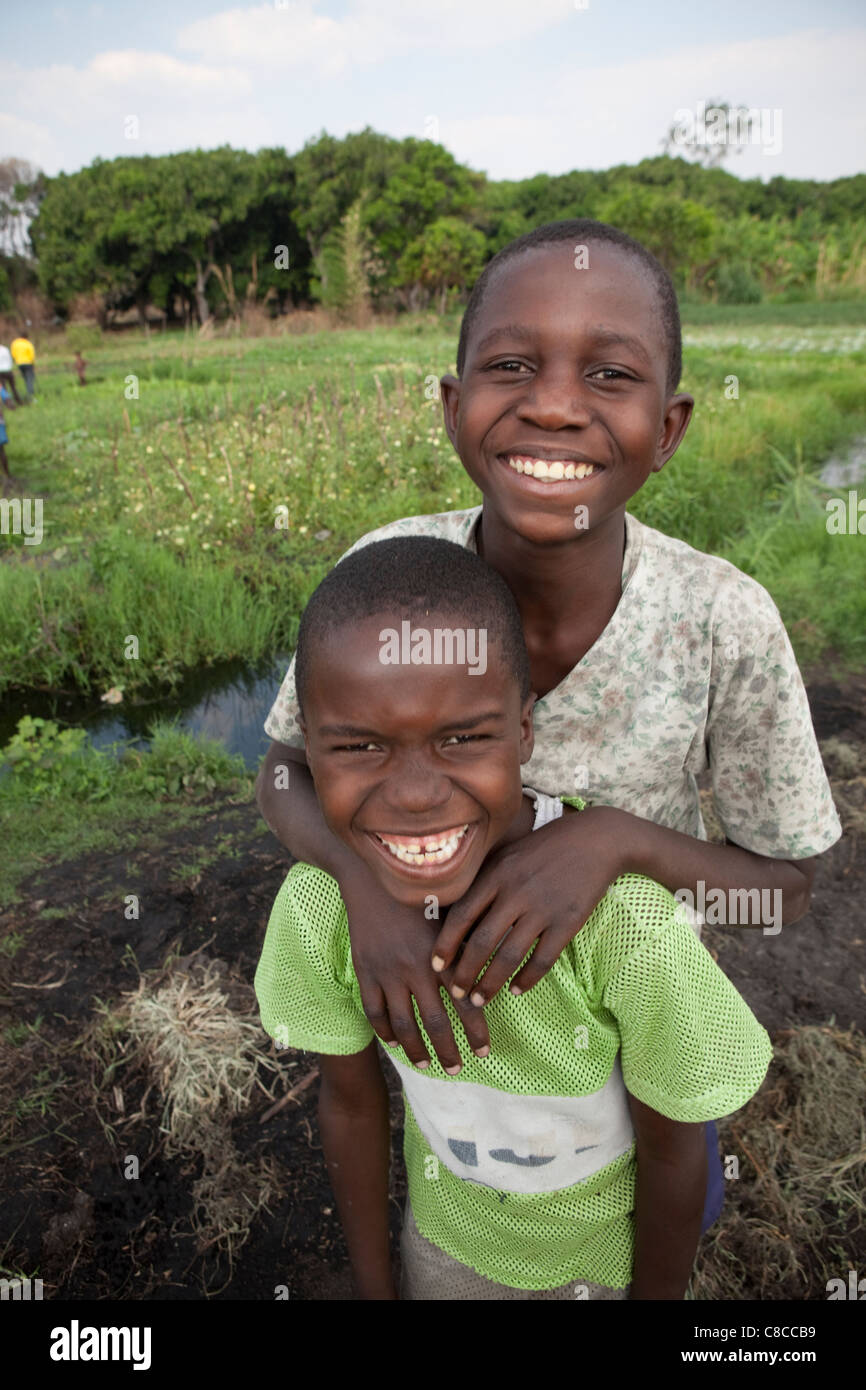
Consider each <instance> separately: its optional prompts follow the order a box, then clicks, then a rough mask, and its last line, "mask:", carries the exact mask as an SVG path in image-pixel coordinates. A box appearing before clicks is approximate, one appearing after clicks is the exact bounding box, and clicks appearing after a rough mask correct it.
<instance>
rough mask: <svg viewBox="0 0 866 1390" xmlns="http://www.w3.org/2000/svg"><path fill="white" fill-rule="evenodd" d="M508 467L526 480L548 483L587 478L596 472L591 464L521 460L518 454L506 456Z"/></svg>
mask: <svg viewBox="0 0 866 1390" xmlns="http://www.w3.org/2000/svg"><path fill="white" fill-rule="evenodd" d="M508 466H509V468H512V469H513V470H514V472H515V473H523V474H525V475H526V477H528V478H543V479H545V481H548V482H555V483H558V482H561V481H562V479H563V478H567V479H571V478H589V477H591V476H592V474H593V473H595V472H596V469H595V466H594V465H593V464H591V463H566V462H565V461H564V460H563V459H554V460H553V462H552V463H548V461H547V460H546V459H532V458H523V457H522V456H520V455H518V454H510V455H509V456H508Z"/></svg>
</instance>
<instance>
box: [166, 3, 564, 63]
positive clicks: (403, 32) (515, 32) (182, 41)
mask: <svg viewBox="0 0 866 1390" xmlns="http://www.w3.org/2000/svg"><path fill="white" fill-rule="evenodd" d="M571 18H572V12H571V11H570V9H569V6H568V3H567V0H532V3H527V2H526V0H468V3H467V0H436V3H435V4H430V3H426V2H425V0H421V3H417V0H416V3H412V0H409V3H408V4H407V3H406V0H350V4H349V8H348V10H347V13H346V14H345V16H344V17H342V18H340V19H334V18H331V17H330V16H327V15H322V14H318V13H317V12H316V0H287V3H285V4H273V3H271V4H262V5H257V6H254V7H252V8H249V9H230V10H223V11H221V12H220V13H219V14H215V15H210V16H209V17H208V18H207V19H199V20H195V21H194V22H193V23H192V24H188V25H186V26H185V27H184V28H183V29H182V30H181V31H180V33H179V35H178V45H179V47H180V48H182V49H186V50H188V51H191V52H194V53H198V54H200V55H201V56H202V57H204V58H207V59H210V60H211V61H216V62H228V61H233V60H240V61H243V62H251V63H256V64H258V65H259V66H261V67H265V68H272V67H281V68H285V67H304V68H311V67H312V68H316V69H318V70H319V71H321V72H324V73H335V72H340V71H343V70H344V69H345V68H346V67H347V66H349V64H360V63H365V64H367V63H376V62H381V61H382V60H383V59H385V58H392V57H395V56H398V55H400V54H408V53H411V52H415V51H418V50H422V51H425V52H431V51H432V52H439V53H443V52H452V53H453V52H458V53H462V52H466V51H467V50H475V49H485V50H490V49H493V48H496V47H498V46H499V45H500V44H503V43H508V42H514V41H515V40H519V39H522V38H527V37H528V36H529V35H531V34H536V33H538V32H539V31H541V30H543V29H546V28H548V27H550V26H551V25H553V24H557V23H562V22H564V21H566V20H570V19H571Z"/></svg>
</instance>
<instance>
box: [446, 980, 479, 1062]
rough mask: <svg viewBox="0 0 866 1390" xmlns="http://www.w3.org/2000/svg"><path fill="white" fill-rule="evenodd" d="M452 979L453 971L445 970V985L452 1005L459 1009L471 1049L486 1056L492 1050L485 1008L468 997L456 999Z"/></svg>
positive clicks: (458, 1012)
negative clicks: (476, 1004) (477, 1005)
mask: <svg viewBox="0 0 866 1390" xmlns="http://www.w3.org/2000/svg"><path fill="white" fill-rule="evenodd" d="M452 980H453V972H452V971H443V980H442V983H443V986H444V987H445V989H447V990H448V993H449V995H450V997H451V1007H452V1008H453V1009H455V1010H456V1011H457V1015H458V1017H459V1019H460V1022H461V1024H462V1025H463V1031H464V1033H465V1034H466V1040H467V1042H468V1043H469V1047H470V1049H471V1050H472V1051H473V1052H475V1053H481V1054H482V1055H484V1056H486V1055H487V1054H488V1053H489V1052H490V1031H489V1029H488V1027H487V1019H486V1018H485V1017H484V1010H483V1009H478V1008H476V1006H475V1005H474V1004H470V1002H469V999H468V997H467V998H466V999H455V998H454V997H453V995H451V984H452Z"/></svg>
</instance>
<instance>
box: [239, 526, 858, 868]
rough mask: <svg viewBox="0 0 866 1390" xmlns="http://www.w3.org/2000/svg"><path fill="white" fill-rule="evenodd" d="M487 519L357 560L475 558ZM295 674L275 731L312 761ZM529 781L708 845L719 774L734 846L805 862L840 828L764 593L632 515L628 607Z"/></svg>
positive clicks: (588, 657)
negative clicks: (449, 549)
mask: <svg viewBox="0 0 866 1390" xmlns="http://www.w3.org/2000/svg"><path fill="white" fill-rule="evenodd" d="M480 515H481V507H480V506H479V507H472V508H470V509H468V510H465V511H455V512H443V513H439V514H437V515H433V516H413V517H406V518H404V519H402V520H400V521H394V522H391V523H390V524H389V525H387V526H382V527H380V528H379V529H378V530H376V531H371V532H370V533H369V534H368V535H366V536H362V537H361V539H360V540H359V541H356V543H355V544H354V545H353V546H352V547H351V548H350V550H349V551H347V552H346V553H347V554H351V553H352V552H353V551H355V550H357V549H359V548H360V547H361V546H363V545H367V544H369V543H370V542H371V541H378V540H387V539H389V538H390V537H392V536H419V535H420V536H438V537H441V538H442V539H443V540H449V541H454V542H456V543H457V544H458V545H465V546H466V547H467V548H468V549H470V550H476V549H477V547H476V543H475V534H476V528H477V524H478V519H479V517H480ZM297 713H298V705H297V700H296V696H295V684H294V658H293V659H292V663H291V665H290V667H289V670H288V674H287V675H286V678H285V680H284V681H283V684H282V686H281V687H280V691H279V694H278V695H277V698H276V700H275V702H274V705H273V708H272V709H271V712H270V714H269V716H268V719H267V721H266V723H265V731H266V732H267V733H268V734H269V735H270V737H271V738H272V739H275V740H277V741H278V742H280V743H285V744H289V745H291V746H293V747H296V748H303V746H304V740H303V737H302V735H301V731H300V729H299V727H298V724H297V718H296V716H297ZM533 722H534V727H535V749H534V752H533V755H532V758H531V760H530V762H529V763H527V764H526V766H525V767H524V769H523V777H524V780H525V781H526V782H527V783H528V784H529V785H531V786H533V787H536V788H538V790H539V791H544V792H547V793H548V794H549V795H551V796H560V795H574V794H578V795H580V796H581V797H583V798H584V800H585V801H586V802H587V804H589V805H593V804H595V805H604V806H616V807H618V808H619V809H620V810H623V811H629V812H631V813H632V814H633V815H636V816H642V817H644V818H645V819H647V820H651V821H654V822H655V823H656V824H658V825H664V826H668V827H669V828H670V829H672V830H679V831H682V832H683V833H684V834H686V835H691V836H693V837H694V838H696V839H700V840H704V839H706V838H707V837H706V831H705V828H704V823H703V819H702V817H701V810H700V798H699V794H698V787H697V782H696V778H697V777H698V775H699V773H701V772H703V771H704V770H705V769H707V768H709V769H710V773H711V778H712V788H713V798H714V801H715V806H716V813H717V815H718V818H719V821H720V823H721V826H722V829H723V830H724V832H725V834H726V836H727V837H728V839H729V840H731V841H733V842H734V843H735V844H737V845H740V846H742V848H744V849H748V850H752V851H753V852H754V853H756V854H762V855H766V856H768V857H770V858H775V859H805V858H808V857H810V856H811V855H814V854H820V853H821V852H822V851H823V850H825V849H828V848H829V846H830V845H832V844H834V843H835V842H836V840H838V839H839V837H840V835H841V833H842V827H841V825H840V822H839V817H838V815H837V814H836V808H835V806H834V804H833V798H832V795H831V792H830V785H829V782H828V780H827V775H826V773H825V771H824V766H823V763H822V760H821V754H820V751H819V748H818V743H817V740H816V738H815V731H814V729H813V727H812V719H811V715H810V712H809V703H808V700H807V698H806V691H805V687H804V685H803V681H802V678H801V676H800V672H799V669H798V667H797V662H796V658H795V656H794V653H793V650H792V648H791V643H790V641H789V639H788V634H787V632H786V631H785V627H784V624H783V623H782V619H781V617H780V615H779V611H778V609H777V607H776V605H775V603H774V602H773V600H772V598H771V597H770V595H769V594H768V593H767V591H766V589H764V588H762V586H761V585H760V584H758V583H757V582H756V581H755V580H754V579H751V578H749V576H748V575H745V574H743V573H742V572H741V571H740V570H738V569H736V567H735V566H734V565H732V564H730V563H729V562H728V561H727V560H723V559H720V558H719V557H718V556H715V555H705V554H703V553H702V552H701V551H699V550H695V549H693V548H692V546H690V545H687V544H686V543H685V541H680V540H676V539H674V538H673V537H671V536H666V535H664V534H663V533H662V532H661V531H656V530H654V529H653V528H652V527H650V526H645V525H644V524H643V522H640V521H638V520H637V518H636V517H633V516H631V515H629V514H628V513H626V550H625V558H624V562H623V574H622V598H621V599H620V601H619V604H618V606H617V609H616V611H615V613H614V614H613V617H612V618H611V620H610V622H609V623H608V624H607V627H606V628H605V629H604V631H603V632H602V633H601V635H600V636H599V637H598V639H597V641H596V642H595V644H594V645H593V646H592V647H591V648H590V650H589V651H588V652H587V653H586V654H585V656H584V657H583V658H582V659H581V660H580V661H579V662H578V663H577V665H576V666H575V667H574V668H573V669H572V670H571V671H570V672H569V673H568V675H567V676H566V677H565V678H564V679H563V680H562V681H561V682H560V683H559V685H557V686H556V687H555V689H553V690H551V691H549V692H548V694H547V695H545V696H544V697H543V698H542V699H540V700H538V701H537V703H536V705H535V710H534V717H533Z"/></svg>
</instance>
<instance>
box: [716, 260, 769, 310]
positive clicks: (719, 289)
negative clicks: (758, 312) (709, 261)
mask: <svg viewBox="0 0 866 1390" xmlns="http://www.w3.org/2000/svg"><path fill="white" fill-rule="evenodd" d="M716 293H717V294H718V299H719V303H720V304H760V302H761V300H762V299H763V297H764V293H763V290H762V289H761V286H760V283H759V282H758V280H756V279H755V276H754V275H753V274H752V272H751V270H749V268H748V266H745V265H737V264H733V265H730V264H728V265H722V266H720V267H719V270H718V273H717V275H716Z"/></svg>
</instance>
